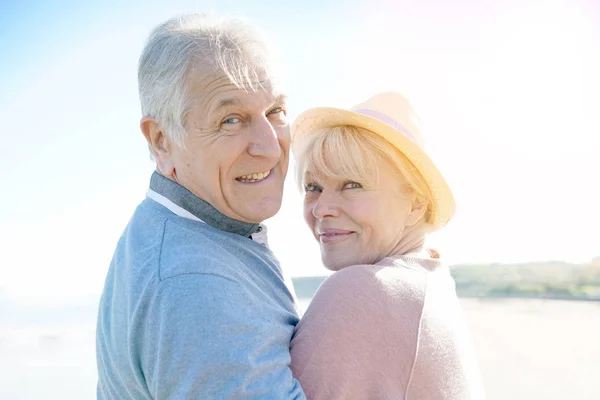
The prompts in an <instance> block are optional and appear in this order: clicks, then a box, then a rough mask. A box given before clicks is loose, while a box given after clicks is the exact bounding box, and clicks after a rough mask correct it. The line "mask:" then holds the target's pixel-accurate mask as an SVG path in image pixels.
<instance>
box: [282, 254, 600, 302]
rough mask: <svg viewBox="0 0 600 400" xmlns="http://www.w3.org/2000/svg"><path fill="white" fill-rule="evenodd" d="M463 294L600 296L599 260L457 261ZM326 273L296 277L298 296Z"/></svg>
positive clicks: (458, 289)
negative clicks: (587, 261)
mask: <svg viewBox="0 0 600 400" xmlns="http://www.w3.org/2000/svg"><path fill="white" fill-rule="evenodd" d="M450 272H451V273H452V276H453V277H454V280H455V281H456V292H457V294H458V295H459V296H461V297H487V296H490V297H542V298H569V299H570V298H573V299H596V300H600V262H593V263H590V264H568V263H562V262H545V263H529V264H510V265H507V264H489V265H457V266H454V267H451V268H450ZM325 278H326V277H324V276H313V277H298V278H294V279H293V281H294V288H295V290H296V295H297V296H298V297H299V298H310V297H312V296H313V294H314V292H315V291H316V290H317V288H318V287H319V286H320V285H321V283H322V282H323V280H324V279H325Z"/></svg>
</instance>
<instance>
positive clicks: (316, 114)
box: [291, 107, 456, 228]
mask: <svg viewBox="0 0 600 400" xmlns="http://www.w3.org/2000/svg"><path fill="white" fill-rule="evenodd" d="M342 125H350V126H355V127H358V128H363V129H366V130H368V131H370V132H372V133H374V134H376V135H378V136H380V137H382V138H383V139H385V140H386V141H387V142H389V143H390V144H392V145H393V146H394V147H395V148H396V149H398V150H399V151H400V152H401V153H402V154H403V155H404V156H405V157H406V158H407V159H408V160H409V161H410V162H411V163H412V164H413V166H414V167H415V168H416V169H417V171H419V173H420V174H421V176H422V177H423V179H424V180H425V182H426V183H427V185H428V187H429V191H430V193H431V198H432V200H433V205H432V206H433V207H432V208H433V209H432V210H431V217H430V220H429V221H428V222H429V223H430V224H431V225H434V226H435V227H437V228H441V227H443V226H444V225H446V224H447V223H448V221H450V219H452V217H453V216H454V214H455V212H456V202H455V200H454V196H453V195H452V192H451V191H450V187H449V186H448V184H447V182H446V180H445V179H444V177H443V176H442V174H441V172H440V171H439V170H438V169H437V167H436V166H435V164H434V163H433V161H432V160H431V158H429V156H428V155H427V154H426V153H425V152H424V151H423V150H422V149H421V147H420V146H419V145H418V144H416V143H415V142H413V141H412V140H411V139H409V138H408V137H407V136H405V135H404V134H403V133H401V132H399V131H398V130H397V129H395V128H393V127H391V126H390V125H388V124H386V123H385V122H382V121H380V120H378V119H376V118H373V117H369V116H366V115H362V114H359V113H356V112H353V111H349V110H344V109H339V108H332V107H318V108H311V109H309V110H306V111H304V112H303V113H302V114H300V115H299V116H298V117H297V118H296V120H295V121H294V123H293V124H292V129H291V133H292V149H295V148H296V146H297V145H298V143H299V141H300V140H302V138H303V137H305V136H307V135H309V134H310V133H313V132H315V131H317V130H321V129H325V128H332V127H336V126H342Z"/></svg>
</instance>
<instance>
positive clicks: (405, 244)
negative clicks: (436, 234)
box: [390, 223, 428, 256]
mask: <svg viewBox="0 0 600 400" xmlns="http://www.w3.org/2000/svg"><path fill="white" fill-rule="evenodd" d="M427 233H428V230H427V224H425V223H418V224H416V225H413V226H411V227H409V228H406V229H405V230H404V232H403V234H402V237H401V238H400V241H399V242H398V244H397V245H396V246H395V247H394V249H393V250H392V251H391V252H390V256H401V255H406V254H409V253H418V252H421V251H423V247H424V246H425V235H426V234H427Z"/></svg>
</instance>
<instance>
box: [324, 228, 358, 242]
mask: <svg viewBox="0 0 600 400" xmlns="http://www.w3.org/2000/svg"><path fill="white" fill-rule="evenodd" d="M352 234H354V232H353V231H347V230H344V229H322V230H320V231H319V241H320V242H321V243H323V244H333V243H339V242H341V241H344V240H346V239H348V238H349V237H350V236H351V235H352Z"/></svg>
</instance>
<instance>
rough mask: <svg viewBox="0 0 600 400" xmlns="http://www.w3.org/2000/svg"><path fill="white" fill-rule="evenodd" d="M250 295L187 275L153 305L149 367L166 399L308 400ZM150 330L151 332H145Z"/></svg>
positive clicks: (145, 360)
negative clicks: (257, 399)
mask: <svg viewBox="0 0 600 400" xmlns="http://www.w3.org/2000/svg"><path fill="white" fill-rule="evenodd" d="M256 308H257V307H255V305H254V304H253V302H252V299H251V298H250V296H249V295H248V294H247V291H246V288H244V287H243V286H242V285H240V284H239V283H237V282H234V281H231V280H229V279H227V278H224V277H220V276H216V275H209V274H185V275H180V276H175V277H171V278H168V279H165V280H164V281H163V282H161V283H160V288H159V290H158V292H157V294H156V296H155V297H154V299H153V300H152V301H151V303H150V306H149V310H148V316H147V318H146V320H147V327H146V329H147V332H146V334H145V335H144V338H145V339H146V340H144V341H143V342H144V343H133V345H134V346H141V348H142V351H141V354H142V356H141V363H142V371H143V372H144V375H145V379H146V383H147V386H148V388H149V390H150V393H151V394H152V396H153V398H154V399H156V400H163V399H192V398H197V399H211V398H213V399H217V398H219V399H228V398H236V399H244V398H270V399H304V398H305V397H304V394H303V392H302V389H301V388H300V385H299V384H298V382H297V381H296V380H295V379H294V378H293V376H292V373H291V370H290V368H289V362H290V358H289V357H290V356H289V347H288V343H281V344H274V343H273V342H269V329H270V328H272V327H271V326H269V324H268V323H265V321H266V320H267V321H268V319H265V318H257V315H261V313H265V312H268V310H260V309H258V310H257V309H256ZM142 329H144V328H143V327H142Z"/></svg>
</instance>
